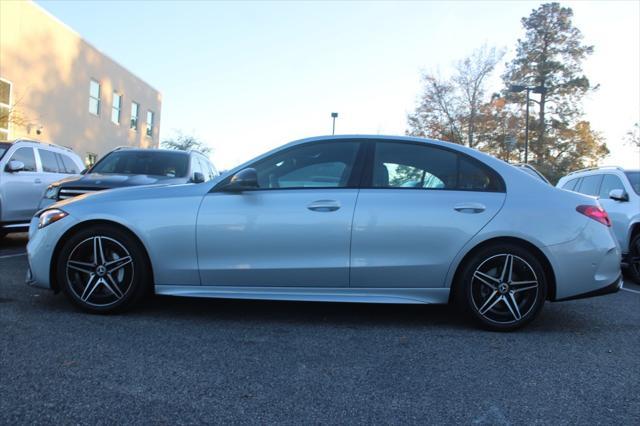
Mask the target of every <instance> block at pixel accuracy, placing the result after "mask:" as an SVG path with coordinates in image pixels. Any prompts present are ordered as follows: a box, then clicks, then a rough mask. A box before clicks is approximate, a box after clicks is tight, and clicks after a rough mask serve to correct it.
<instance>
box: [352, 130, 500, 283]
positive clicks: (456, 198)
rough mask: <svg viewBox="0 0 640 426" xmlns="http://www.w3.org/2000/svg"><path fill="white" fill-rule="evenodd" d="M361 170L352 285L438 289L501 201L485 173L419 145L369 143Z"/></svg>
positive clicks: (491, 175) (462, 158)
mask: <svg viewBox="0 0 640 426" xmlns="http://www.w3.org/2000/svg"><path fill="white" fill-rule="evenodd" d="M369 169H370V170H371V172H370V177H369V178H368V180H369V183H368V184H367V185H363V188H362V189H361V190H360V194H359V196H358V205H357V207H356V211H355V215H354V220H353V239H352V244H351V264H352V268H351V286H352V287H387V288H389V287H401V288H402V287H405V288H408V287H442V286H443V285H444V283H445V277H446V275H447V271H448V270H449V267H450V265H451V262H452V260H453V259H454V257H455V256H456V255H457V254H458V252H459V251H460V250H461V249H462V247H463V246H464V245H465V244H466V243H467V242H468V241H469V240H470V239H471V238H472V237H473V236H474V235H475V234H476V233H478V231H480V229H482V227H483V226H485V225H486V224H487V223H488V222H489V221H490V220H491V218H492V217H493V216H495V214H496V213H497V212H498V211H499V210H500V208H501V207H502V204H503V203H504V199H505V193H504V184H503V182H502V179H501V178H500V177H499V176H498V175H497V174H495V172H493V171H492V170H490V169H489V168H488V167H485V166H483V165H482V164H481V163H479V162H478V161H476V160H474V159H472V158H470V157H467V156H466V155H464V154H460V153H458V152H455V151H452V150H448V149H443V148H440V147H437V146H435V145H429V144H426V143H407V142H377V143H376V146H375V153H374V155H373V164H372V165H371V167H370V168H369Z"/></svg>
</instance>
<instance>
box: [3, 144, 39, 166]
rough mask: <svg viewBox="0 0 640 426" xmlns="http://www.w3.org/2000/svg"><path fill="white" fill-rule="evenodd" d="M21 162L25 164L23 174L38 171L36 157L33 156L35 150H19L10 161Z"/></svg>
mask: <svg viewBox="0 0 640 426" xmlns="http://www.w3.org/2000/svg"><path fill="white" fill-rule="evenodd" d="M14 160H15V161H21V162H22V164H24V169H22V171H23V172H35V171H36V157H35V155H34V154H33V148H27V147H25V148H18V149H17V150H16V152H14V153H13V155H12V156H11V159H10V160H9V161H14Z"/></svg>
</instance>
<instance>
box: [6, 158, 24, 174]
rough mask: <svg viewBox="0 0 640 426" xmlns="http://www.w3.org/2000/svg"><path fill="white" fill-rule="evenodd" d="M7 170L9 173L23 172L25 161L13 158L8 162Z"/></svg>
mask: <svg viewBox="0 0 640 426" xmlns="http://www.w3.org/2000/svg"><path fill="white" fill-rule="evenodd" d="M5 170H6V171H8V172H9V173H17V172H21V171H22V170H24V163H23V162H22V161H18V160H11V161H9V163H8V164H7V167H5Z"/></svg>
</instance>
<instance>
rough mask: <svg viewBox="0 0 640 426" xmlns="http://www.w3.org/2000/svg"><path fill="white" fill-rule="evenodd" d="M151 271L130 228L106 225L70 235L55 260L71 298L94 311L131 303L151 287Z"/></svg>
mask: <svg viewBox="0 0 640 426" xmlns="http://www.w3.org/2000/svg"><path fill="white" fill-rule="evenodd" d="M148 271H149V268H148V261H147V258H146V256H145V253H144V249H143V247H142V246H141V244H140V243H139V242H138V241H137V240H136V239H135V238H134V237H133V236H132V235H130V234H129V233H128V232H125V231H123V230H120V229H118V228H116V227H111V226H105V225H99V226H93V227H89V228H85V229H83V230H81V231H79V232H78V233H76V234H75V235H73V236H72V237H71V238H69V239H68V240H67V241H66V242H65V243H64V244H63V246H62V249H61V250H60V254H59V256H58V259H57V264H56V278H57V280H58V284H59V285H60V287H61V288H62V290H63V291H64V292H65V294H66V295H67V296H68V298H69V300H71V302H72V303H73V304H74V305H76V306H78V307H79V308H81V309H82V310H85V311H87V312H92V313H112V312H117V311H122V310H124V309H126V308H129V307H130V306H132V305H133V304H134V303H135V302H137V301H138V300H139V299H140V298H141V297H142V296H143V295H144V294H145V289H146V288H148V285H149V281H150V280H149V273H148Z"/></svg>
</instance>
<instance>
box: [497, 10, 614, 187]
mask: <svg viewBox="0 0 640 426" xmlns="http://www.w3.org/2000/svg"><path fill="white" fill-rule="evenodd" d="M572 17H573V11H572V10H571V9H570V8H567V7H561V6H560V4H558V3H547V4H543V5H541V6H540V7H538V9H535V10H533V11H532V13H531V15H529V16H528V17H526V18H523V19H522V25H523V27H524V29H525V37H524V39H519V40H518V42H517V49H516V56H515V58H514V59H513V60H512V61H511V62H510V63H508V64H507V70H506V72H505V74H504V75H503V80H504V82H505V85H506V86H507V87H508V86H510V85H514V84H517V85H527V86H543V87H544V88H545V89H546V91H545V92H544V93H542V94H541V95H540V100H539V104H538V117H537V120H535V119H533V120H530V125H531V132H530V139H529V140H530V150H531V153H532V154H533V163H534V164H535V165H536V166H537V167H538V168H539V169H540V170H541V171H542V172H543V173H545V174H546V175H547V176H548V177H549V178H550V180H551V181H555V180H556V179H557V178H558V177H560V176H561V175H563V174H565V173H566V172H568V171H570V170H571V169H575V168H579V167H584V166H589V165H592V164H594V163H596V162H597V161H598V160H599V159H600V158H602V157H603V156H605V155H606V154H607V153H608V149H607V148H606V145H605V143H604V141H603V140H602V138H601V137H600V136H599V135H598V134H597V133H595V132H593V130H592V129H591V127H590V126H589V123H588V122H585V121H583V120H582V116H583V111H582V99H583V97H584V95H585V94H587V93H588V92H590V91H591V90H594V88H593V87H592V86H591V84H590V82H589V79H588V78H587V77H586V76H585V75H584V74H583V70H582V63H583V61H584V60H585V59H586V58H587V57H588V56H589V55H590V54H592V53H593V46H589V45H585V44H583V41H582V33H581V32H580V30H579V29H577V28H576V27H574V26H573V23H572ZM533 96H535V95H533ZM514 98H516V99H514ZM511 99H514V100H517V101H518V102H519V103H524V95H518V96H513V95H512V96H511Z"/></svg>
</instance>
